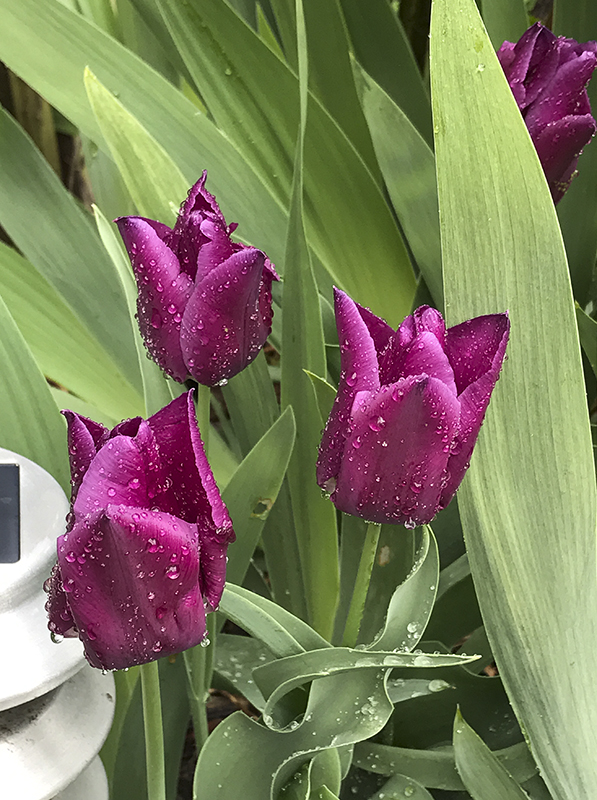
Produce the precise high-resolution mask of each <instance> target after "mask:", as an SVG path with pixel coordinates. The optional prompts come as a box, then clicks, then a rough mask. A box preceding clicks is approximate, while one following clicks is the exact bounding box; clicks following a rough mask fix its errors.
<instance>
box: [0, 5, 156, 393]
mask: <svg viewBox="0 0 597 800" xmlns="http://www.w3.org/2000/svg"><path fill="white" fill-rule="evenodd" d="M54 6H55V8H56V11H57V12H59V11H60V10H61V6H60V5H58V4H56V3H54ZM2 29H3V30H4V25H3V26H2ZM1 35H2V34H1V33H0V38H1ZM0 140H1V141H2V148H1V149H0V169H1V171H2V181H1V182H0V223H1V224H2V225H3V227H4V228H5V230H6V232H7V233H8V235H9V236H10V238H11V239H12V240H13V242H14V243H15V245H16V246H17V247H18V248H19V250H20V251H21V252H22V254H23V255H24V256H25V257H26V258H27V259H28V260H29V261H30V262H31V263H32V264H33V266H34V267H35V268H36V269H37V270H38V272H39V273H40V274H41V275H43V277H44V278H45V279H46V280H47V281H48V282H49V283H50V284H51V285H52V286H53V287H54V289H55V290H56V291H57V292H58V294H59V295H60V296H61V298H62V299H63V301H64V302H65V303H66V304H67V305H68V307H69V308H70V310H71V313H72V314H74V315H75V316H76V317H77V319H78V320H79V323H80V325H83V326H84V327H86V328H87V330H88V331H89V333H90V334H91V335H92V336H93V337H94V338H95V339H96V340H97V342H98V344H99V346H100V347H102V348H103V349H105V351H106V353H107V355H108V356H109V357H110V358H111V359H112V360H113V361H114V362H115V363H116V364H117V366H118V368H119V370H120V372H121V373H122V374H123V375H124V376H125V377H126V379H127V380H128V381H130V382H131V384H132V385H133V386H134V387H135V388H139V389H140V385H141V379H140V376H139V370H138V367H137V355H136V352H135V349H134V346H133V338H132V328H131V324H130V320H129V316H128V313H127V309H126V303H125V300H124V297H123V296H122V292H121V291H120V285H119V283H118V279H117V277H116V274H115V272H114V269H113V267H112V264H111V262H110V259H109V258H108V257H107V256H106V254H105V253H104V251H103V248H102V246H101V243H100V241H99V237H98V235H97V233H96V232H95V230H94V228H93V222H92V220H91V218H90V217H89V215H88V214H86V213H85V212H84V211H82V210H81V208H80V207H79V206H78V205H77V202H76V200H75V199H74V197H72V195H70V194H69V193H68V192H67V191H66V189H65V188H64V186H63V185H62V184H61V183H60V180H59V179H58V177H57V176H56V174H55V173H54V171H53V170H52V168H51V167H50V166H49V164H48V163H47V161H46V160H45V159H44V158H43V157H42V156H41V154H40V153H39V151H38V150H37V149H36V147H35V146H34V144H33V143H32V142H31V140H30V139H29V138H28V137H27V136H26V135H25V133H24V132H23V131H22V130H21V129H20V128H19V126H18V125H17V123H16V122H15V121H14V120H13V119H12V117H10V116H9V115H8V114H7V113H6V112H5V111H1V112H0ZM98 297H101V298H102V301H103V302H104V303H105V304H106V306H107V307H109V309H110V313H109V314H106V313H104V311H103V309H102V307H101V306H99V305H98V302H97V299H98Z"/></svg>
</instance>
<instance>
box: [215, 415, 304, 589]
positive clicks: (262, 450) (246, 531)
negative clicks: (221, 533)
mask: <svg viewBox="0 0 597 800" xmlns="http://www.w3.org/2000/svg"><path fill="white" fill-rule="evenodd" d="M295 433H296V429H295V424H294V415H293V413H292V408H287V409H286V411H285V412H284V413H283V414H282V416H281V417H279V419H278V420H277V421H276V422H275V423H274V424H273V425H272V427H271V428H270V429H269V431H268V432H267V433H266V434H264V435H263V437H262V438H261V439H260V440H259V442H258V443H257V444H256V445H255V447H254V448H253V449H252V450H251V452H250V453H249V454H248V455H247V456H246V458H245V459H244V460H243V462H242V463H241V464H240V466H239V467H238V469H237V470H236V472H235V473H234V475H233V476H232V478H231V479H230V483H229V484H228V485H227V487H226V489H225V490H224V492H223V494H222V499H223V500H224V502H225V503H226V506H227V507H228V512H229V513H230V517H231V519H232V522H233V524H234V532H235V533H236V541H235V542H233V543H232V544H231V545H230V547H229V548H228V559H229V560H228V565H227V567H226V579H227V580H228V581H230V582H231V583H239V584H241V583H242V582H243V580H244V577H245V574H246V571H247V569H248V566H249V562H250V560H251V557H252V555H253V551H254V550H255V547H256V545H257V543H258V541H259V539H260V537H261V533H262V530H263V526H264V524H265V520H266V519H267V517H268V514H269V512H270V509H271V508H272V506H273V505H274V503H275V502H276V499H277V497H278V492H279V491H280V487H281V485H282V481H283V479H284V475H285V473H286V469H287V467H288V461H289V459H290V454H291V453H292V448H293V446H294V437H295Z"/></svg>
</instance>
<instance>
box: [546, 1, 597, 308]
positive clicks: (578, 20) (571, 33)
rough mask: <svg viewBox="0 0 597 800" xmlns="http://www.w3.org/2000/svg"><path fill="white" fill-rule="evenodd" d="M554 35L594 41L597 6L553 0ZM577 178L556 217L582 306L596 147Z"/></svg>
mask: <svg viewBox="0 0 597 800" xmlns="http://www.w3.org/2000/svg"><path fill="white" fill-rule="evenodd" d="M552 28H553V31H554V33H556V34H558V35H560V36H567V37H568V38H572V39H577V41H579V42H586V41H587V40H595V39H597V4H595V3H593V2H592V1H591V0H574V2H572V1H570V2H568V0H556V2H555V3H554V15H553V25H552ZM587 90H588V93H589V100H590V103H591V106H592V108H593V109H595V108H597V81H596V80H594V79H593V80H591V81H589V85H588V87H587ZM577 169H578V175H577V176H576V177H575V178H574V180H573V181H572V184H571V186H570V188H569V189H568V191H567V192H566V195H565V196H564V198H563V200H561V201H560V202H559V203H558V217H559V219H560V225H561V226H562V235H563V237H564V242H565V244H566V253H567V256H568V264H569V266H570V277H571V279H572V288H573V289H574V296H575V298H576V299H577V300H578V302H579V303H580V304H581V305H582V306H583V308H584V306H585V305H586V303H587V301H588V300H589V299H590V298H589V290H590V288H591V281H592V278H593V270H594V266H595V256H596V254H597V147H595V146H594V142H593V143H592V144H591V143H590V142H589V144H588V145H587V146H586V147H585V149H584V151H583V154H582V156H581V157H580V159H579V161H578V167H577Z"/></svg>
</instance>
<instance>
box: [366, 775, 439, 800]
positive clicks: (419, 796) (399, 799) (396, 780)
mask: <svg viewBox="0 0 597 800" xmlns="http://www.w3.org/2000/svg"><path fill="white" fill-rule="evenodd" d="M404 797H410V798H411V800H433V795H430V794H429V792H428V791H427V789H425V788H424V787H423V786H421V784H420V783H417V781H414V780H413V779H412V778H407V777H406V775H393V776H392V777H391V778H390V780H389V781H388V782H387V783H384V785H383V786H382V787H381V789H380V790H379V792H376V793H375V794H374V795H373V796H372V797H371V798H370V800H403V798H404Z"/></svg>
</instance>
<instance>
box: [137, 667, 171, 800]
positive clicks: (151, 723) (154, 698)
mask: <svg viewBox="0 0 597 800" xmlns="http://www.w3.org/2000/svg"><path fill="white" fill-rule="evenodd" d="M141 692H142V695H143V726H144V729H145V755H146V761H147V800H166V768H165V762H164V728H163V725H162V700H161V696H160V674H159V669H158V662H157V661H151V662H150V663H149V664H143V665H142V666H141Z"/></svg>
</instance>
